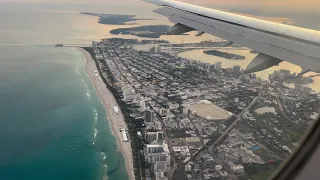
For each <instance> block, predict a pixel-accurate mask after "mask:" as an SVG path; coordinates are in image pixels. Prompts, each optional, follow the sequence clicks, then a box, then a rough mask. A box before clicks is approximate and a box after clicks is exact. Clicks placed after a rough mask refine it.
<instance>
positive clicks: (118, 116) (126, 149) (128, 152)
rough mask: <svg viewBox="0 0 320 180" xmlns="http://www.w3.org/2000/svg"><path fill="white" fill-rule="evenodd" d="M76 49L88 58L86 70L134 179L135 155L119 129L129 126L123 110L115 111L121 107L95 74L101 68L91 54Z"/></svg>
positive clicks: (131, 178) (129, 176)
mask: <svg viewBox="0 0 320 180" xmlns="http://www.w3.org/2000/svg"><path fill="white" fill-rule="evenodd" d="M75 49H77V50H79V51H80V52H81V53H82V54H83V55H84V56H85V58H86V66H85V69H86V72H87V74H88V75H89V77H90V80H91V82H92V83H93V85H94V87H95V90H96V93H97V95H98V96H99V98H100V100H101V102H102V104H103V105H104V107H105V110H106V116H107V120H108V121H109V124H110V128H111V131H112V135H113V136H115V138H116V142H117V147H118V149H119V151H120V152H121V154H122V155H123V157H124V160H125V166H126V170H127V173H128V178H129V179H130V180H134V179H135V176H134V171H133V156H132V148H131V143H130V142H123V141H122V134H121V132H120V131H119V129H120V128H125V129H128V128H127V125H126V123H125V121H124V117H123V115H122V113H121V111H119V112H118V113H115V112H114V111H113V107H114V106H117V107H119V106H118V104H117V101H116V100H115V98H114V96H113V95H112V93H111V92H110V91H109V89H108V88H107V87H106V85H105V83H104V82H103V81H102V80H101V77H100V80H99V79H98V78H97V77H99V75H98V76H97V75H96V74H95V71H97V72H99V70H98V69H97V67H96V63H95V61H94V60H93V59H92V57H91V54H90V53H89V52H87V51H86V50H84V49H82V48H80V47H75Z"/></svg>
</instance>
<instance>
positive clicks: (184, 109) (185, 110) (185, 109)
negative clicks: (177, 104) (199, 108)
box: [182, 107, 189, 115]
mask: <svg viewBox="0 0 320 180" xmlns="http://www.w3.org/2000/svg"><path fill="white" fill-rule="evenodd" d="M182 113H183V115H188V113H189V109H188V108H186V107H184V108H183V109H182Z"/></svg>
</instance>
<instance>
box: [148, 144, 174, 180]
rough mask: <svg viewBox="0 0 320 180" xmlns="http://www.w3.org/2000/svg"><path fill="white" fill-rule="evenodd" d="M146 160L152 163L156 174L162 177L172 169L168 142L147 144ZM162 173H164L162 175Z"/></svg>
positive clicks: (159, 177)
mask: <svg viewBox="0 0 320 180" xmlns="http://www.w3.org/2000/svg"><path fill="white" fill-rule="evenodd" d="M144 154H145V160H146V162H148V163H149V164H151V165H152V167H153V170H154V172H155V174H158V175H157V176H158V178H156V179H162V178H163V177H164V176H163V174H164V173H165V172H168V171H169V170H170V159H171V156H170V151H169V148H168V145H167V144H166V143H163V144H155V145H151V144H148V145H146V147H145V149H144ZM161 174H162V175H161Z"/></svg>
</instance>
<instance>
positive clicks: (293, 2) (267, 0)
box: [0, 0, 320, 11]
mask: <svg viewBox="0 0 320 180" xmlns="http://www.w3.org/2000/svg"><path fill="white" fill-rule="evenodd" d="M179 1H182V2H186V3H191V4H195V5H202V6H207V7H211V8H215V6H217V7H221V6H223V7H228V6H233V7H237V8H239V7H242V8H251V9H253V8H260V9H268V10H272V9H284V10H297V11H309V10H310V11H319V7H320V0H179ZM0 2H42V3H46V2H49V3H50V2H55V3H57V2H58V3H75V4H109V5H112V4H114V5H122V4H126V5H128V4H132V5H135V6H137V5H138V6H149V7H150V6H151V5H148V3H146V2H143V1H142V0H0Z"/></svg>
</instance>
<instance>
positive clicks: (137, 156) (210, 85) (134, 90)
mask: <svg viewBox="0 0 320 180" xmlns="http://www.w3.org/2000/svg"><path fill="white" fill-rule="evenodd" d="M163 43H166V42H163V41H157V40H154V41H151V40H145V41H138V40H130V39H116V38H113V39H104V40H102V41H101V42H93V44H92V46H93V47H92V48H86V49H87V50H88V51H89V52H90V53H91V54H92V56H93V58H94V59H95V61H96V64H97V67H98V68H99V71H100V72H99V73H100V76H101V78H102V80H103V81H104V82H105V83H106V85H107V87H108V88H109V89H110V91H112V93H113V95H114V96H115V97H116V99H117V101H118V106H119V109H120V110H121V112H122V113H123V115H124V117H125V120H126V123H127V125H128V129H127V130H123V129H122V130H121V131H124V132H127V134H126V133H124V139H123V141H125V142H126V143H131V146H132V151H133V152H132V154H133V158H134V172H135V176H136V179H156V180H165V179H179V180H180V179H188V180H196V179H199V180H200V179H206V180H207V179H239V180H240V179H241V180H242V179H255V180H260V179H266V178H267V177H268V176H270V174H272V173H273V172H274V171H275V169H276V168H277V167H278V166H279V164H280V163H281V162H282V161H283V160H284V159H285V158H287V157H288V156H289V155H290V154H291V152H292V151H293V150H294V148H295V147H297V146H298V143H299V140H300V137H301V136H302V134H303V133H304V132H305V130H306V129H307V128H308V127H309V126H311V124H312V123H313V121H314V119H315V118H316V115H317V114H316V113H317V111H318V109H319V102H320V94H319V93H316V92H314V91H312V89H311V88H309V87H307V86H305V85H301V84H300V85H296V86H295V87H294V88H292V87H291V86H288V85H287V83H285V80H286V79H294V78H297V77H298V76H299V75H297V74H293V73H291V72H290V71H289V70H280V71H275V72H274V73H273V74H271V75H270V78H269V80H263V79H261V78H259V77H256V75H255V74H249V75H245V74H243V69H242V68H241V67H240V66H234V67H230V68H222V63H221V62H218V63H216V64H208V63H201V62H198V61H194V60H189V59H183V58H180V57H178V55H177V52H162V46H160V45H158V44H163ZM137 44H153V45H154V46H153V47H152V48H151V49H150V50H149V51H137V50H135V49H134V48H133V47H134V46H135V45H137ZM214 53H215V55H219V52H216V51H215V52H214ZM220 54H222V55H225V54H223V53H220ZM227 55H228V56H230V57H229V58H232V57H231V55H230V54H227ZM116 108H118V107H115V109H116ZM127 136H128V139H126V138H127Z"/></svg>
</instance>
